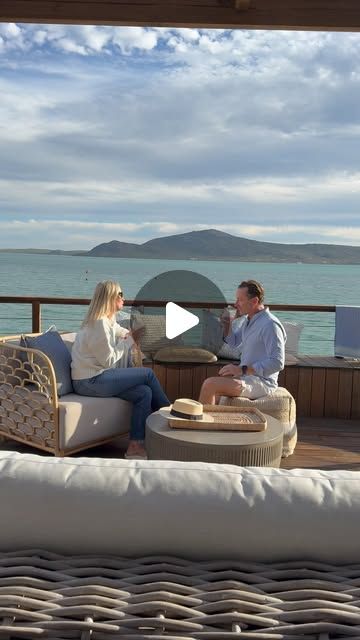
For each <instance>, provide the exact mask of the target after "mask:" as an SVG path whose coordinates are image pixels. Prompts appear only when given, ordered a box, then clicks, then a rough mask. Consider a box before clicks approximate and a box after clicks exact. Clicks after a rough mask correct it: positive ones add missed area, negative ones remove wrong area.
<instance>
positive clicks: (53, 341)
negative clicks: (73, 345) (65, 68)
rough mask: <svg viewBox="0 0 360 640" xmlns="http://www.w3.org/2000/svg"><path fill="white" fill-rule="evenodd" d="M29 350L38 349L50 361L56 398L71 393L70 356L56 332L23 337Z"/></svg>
mask: <svg viewBox="0 0 360 640" xmlns="http://www.w3.org/2000/svg"><path fill="white" fill-rule="evenodd" d="M24 340H25V344H26V346H27V347H29V349H39V351H43V353H45V355H47V357H48V358H49V359H50V360H51V363H52V365H53V367H54V371H55V375H56V382H57V385H56V386H57V393H58V396H59V397H60V396H64V395H66V394H67V393H72V392H73V386H72V381H71V354H70V352H69V350H68V348H67V346H66V345H65V344H64V342H63V341H62V339H61V336H60V334H59V333H58V332H57V331H46V333H42V334H41V335H40V336H36V337H34V336H24Z"/></svg>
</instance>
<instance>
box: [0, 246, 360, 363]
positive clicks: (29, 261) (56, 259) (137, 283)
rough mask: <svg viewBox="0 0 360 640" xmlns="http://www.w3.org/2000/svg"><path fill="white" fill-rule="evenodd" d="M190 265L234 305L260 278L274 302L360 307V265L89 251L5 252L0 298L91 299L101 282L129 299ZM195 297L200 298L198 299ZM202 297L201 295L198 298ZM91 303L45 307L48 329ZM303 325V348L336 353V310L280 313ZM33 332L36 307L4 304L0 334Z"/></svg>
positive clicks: (72, 325) (68, 324)
mask: <svg viewBox="0 0 360 640" xmlns="http://www.w3.org/2000/svg"><path fill="white" fill-rule="evenodd" d="M173 269H187V270H189V271H196V272H197V273H200V274H202V275H204V276H206V277H208V278H210V279H211V280H212V281H213V282H214V283H215V284H216V285H217V286H218V287H219V288H220V289H221V291H222V292H223V294H224V296H225V298H226V299H227V300H228V301H229V302H232V301H233V299H234V295H235V290H236V286H237V284H238V283H239V282H240V281H241V280H245V279H248V278H255V279H257V280H260V281H261V282H262V283H263V284H264V286H265V289H266V301H267V303H268V304H269V305H270V307H271V303H273V304H275V303H276V304H324V305H335V304H354V305H360V265H325V264H319V265H318V264H316V265H315V264H277V263H270V264H267V263H258V262H256V263H243V262H205V261H193V260H135V259H132V260H129V259H121V258H89V257H83V256H48V255H34V254H20V253H0V296H7V295H9V296H23V295H26V296H31V295H41V296H55V297H56V296H63V297H79V298H88V297H91V294H92V292H93V289H94V287H95V285H96V283H97V282H98V281H99V280H106V279H115V280H118V281H119V282H120V284H121V286H122V287H123V289H124V292H125V295H126V297H127V298H128V299H131V298H135V297H136V294H137V293H138V291H139V289H140V288H141V287H142V286H143V285H144V284H146V282H147V281H148V280H149V279H150V278H152V277H154V276H156V275H158V274H160V273H163V272H164V271H170V270H173ZM194 296H195V297H194ZM192 297H193V298H194V299H196V293H195V292H194V295H193V296H192ZM84 313H85V307H77V306H71V307H61V306H53V305H50V306H45V305H44V307H43V308H42V326H43V329H46V328H47V327H48V326H49V325H51V324H55V325H56V327H57V329H58V330H76V329H77V328H78V327H79V324H80V322H81V318H82V317H83V315H84ZM278 315H279V317H280V318H282V319H284V320H285V319H286V320H290V321H294V322H295V321H296V322H301V323H302V324H304V325H305V326H304V330H303V332H302V335H301V341H300V351H301V352H302V353H309V354H310V353H317V354H329V355H333V353H334V325H335V315H334V314H332V313H278ZM29 331H31V307H30V305H21V304H0V335H6V334H14V333H22V332H29Z"/></svg>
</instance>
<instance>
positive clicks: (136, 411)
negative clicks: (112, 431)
mask: <svg viewBox="0 0 360 640" xmlns="http://www.w3.org/2000/svg"><path fill="white" fill-rule="evenodd" d="M119 397H121V398H122V399H123V400H128V401H129V402H132V405H133V410H132V414H131V426H130V440H142V441H143V440H145V424H146V419H147V418H148V417H149V415H150V414H151V413H152V410H151V400H152V393H151V389H150V388H149V387H147V386H146V385H144V384H138V385H137V386H136V387H133V388H132V389H128V390H127V391H122V392H121V396H119Z"/></svg>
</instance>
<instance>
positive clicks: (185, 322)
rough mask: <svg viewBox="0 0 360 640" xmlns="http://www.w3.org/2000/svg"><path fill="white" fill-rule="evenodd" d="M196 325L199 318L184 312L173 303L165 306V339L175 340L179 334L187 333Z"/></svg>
mask: <svg viewBox="0 0 360 640" xmlns="http://www.w3.org/2000/svg"><path fill="white" fill-rule="evenodd" d="M197 324H199V318H198V317H197V316H196V315H195V314H194V313H190V311H186V309H183V308H182V307H179V305H178V304H175V302H168V303H167V305H166V324H165V326H166V337H167V338H168V339H169V340H172V339H173V338H176V336H179V335H180V334H181V333H185V331H189V329H192V328H193V327H195V326H196V325H197Z"/></svg>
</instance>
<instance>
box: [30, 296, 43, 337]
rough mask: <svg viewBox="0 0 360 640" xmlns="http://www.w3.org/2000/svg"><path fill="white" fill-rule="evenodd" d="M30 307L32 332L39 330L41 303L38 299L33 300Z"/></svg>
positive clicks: (38, 331)
mask: <svg viewBox="0 0 360 640" xmlns="http://www.w3.org/2000/svg"><path fill="white" fill-rule="evenodd" d="M31 307H32V332H33V333H40V332H41V304H40V302H39V301H38V300H33V301H32V303H31Z"/></svg>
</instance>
